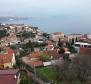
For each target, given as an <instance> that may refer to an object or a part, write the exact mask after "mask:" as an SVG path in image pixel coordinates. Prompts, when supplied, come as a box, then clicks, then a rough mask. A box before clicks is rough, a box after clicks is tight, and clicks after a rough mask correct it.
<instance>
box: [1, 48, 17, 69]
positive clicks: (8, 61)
mask: <svg viewBox="0 0 91 84" xmlns="http://www.w3.org/2000/svg"><path fill="white" fill-rule="evenodd" d="M15 63H16V61H15V54H14V51H13V50H12V49H10V48H9V47H5V48H1V51H0V69H4V68H13V66H14V65H15Z"/></svg>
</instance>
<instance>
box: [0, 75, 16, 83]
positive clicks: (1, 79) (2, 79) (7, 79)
mask: <svg viewBox="0 0 91 84" xmlns="http://www.w3.org/2000/svg"><path fill="white" fill-rule="evenodd" d="M0 84H17V79H14V75H3V76H0Z"/></svg>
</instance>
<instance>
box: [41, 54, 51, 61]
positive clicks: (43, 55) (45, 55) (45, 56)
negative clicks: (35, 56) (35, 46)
mask: <svg viewBox="0 0 91 84" xmlns="http://www.w3.org/2000/svg"><path fill="white" fill-rule="evenodd" d="M40 60H42V61H47V60H49V55H47V54H42V55H41V56H40Z"/></svg>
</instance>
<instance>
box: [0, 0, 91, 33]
mask: <svg viewBox="0 0 91 84" xmlns="http://www.w3.org/2000/svg"><path fill="white" fill-rule="evenodd" d="M5 15H13V16H34V17H38V18H45V19H44V23H45V21H46V26H48V27H50V28H51V29H50V31H51V30H52V28H53V30H54V31H56V30H57V31H61V30H62V31H65V32H67V31H68V32H70V31H72V32H75V31H80V32H81V31H82V30H83V32H89V33H90V31H91V0H0V16H5ZM53 18H54V19H53ZM47 20H48V23H47ZM47 24H48V25H47ZM54 24H55V25H54ZM44 26H45V25H44ZM55 27H57V28H55ZM45 28H46V27H45Z"/></svg>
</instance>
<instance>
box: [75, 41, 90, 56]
mask: <svg viewBox="0 0 91 84" xmlns="http://www.w3.org/2000/svg"><path fill="white" fill-rule="evenodd" d="M74 47H75V49H77V51H78V53H80V54H91V44H89V43H82V42H76V43H75V44H74Z"/></svg>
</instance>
